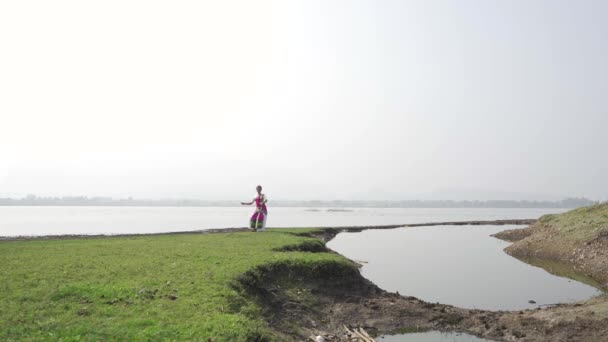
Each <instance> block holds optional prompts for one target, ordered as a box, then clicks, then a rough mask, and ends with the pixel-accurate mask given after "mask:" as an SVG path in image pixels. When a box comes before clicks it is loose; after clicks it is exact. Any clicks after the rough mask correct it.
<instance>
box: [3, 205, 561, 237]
mask: <svg viewBox="0 0 608 342" xmlns="http://www.w3.org/2000/svg"><path fill="white" fill-rule="evenodd" d="M327 209H328V208H321V209H318V211H309V210H308V209H307V208H272V207H270V208H269V210H270V214H269V217H268V226H269V227H318V226H334V227H338V226H371V225H388V224H408V223H422V222H437V221H469V220H498V219H525V218H538V217H540V216H541V215H544V214H550V213H558V212H563V211H564V210H562V209H487V208H483V209H479V208H475V209H450V208H448V209H424V208H423V209H420V208H391V209H384V208H379V209H377V208H353V209H352V211H349V212H332V211H327ZM252 212H253V208H252V207H1V206H0V236H18V235H62V234H143V233H160V232H174V231H185V230H200V229H209V228H228V227H245V226H247V225H248V220H249V216H250V215H251V213H252Z"/></svg>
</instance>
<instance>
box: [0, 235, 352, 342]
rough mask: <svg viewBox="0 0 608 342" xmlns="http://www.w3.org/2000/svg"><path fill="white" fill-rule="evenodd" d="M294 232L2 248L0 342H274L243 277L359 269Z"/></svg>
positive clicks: (8, 243)
mask: <svg viewBox="0 0 608 342" xmlns="http://www.w3.org/2000/svg"><path fill="white" fill-rule="evenodd" d="M294 231H296V230H284V229H281V230H271V231H268V232H264V233H218V234H191V235H157V236H140V237H107V238H83V239H72V240H46V241H45V240H31V241H6V242H1V243H0V260H1V262H0V277H1V278H0V279H1V280H0V341H22V340H26V341H27V340H30V341H34V340H35V341H39V340H60V341H115V340H121V341H129V340H131V341H142V340H153V341H171V340H200V341H211V340H215V341H247V340H249V341H251V340H277V339H279V337H277V335H275V334H274V333H273V331H272V330H271V329H270V328H269V327H268V325H267V323H266V322H265V321H264V319H263V317H262V315H261V311H262V308H261V307H260V306H259V305H258V304H257V303H256V301H255V300H254V299H253V298H251V297H248V296H247V295H245V294H244V292H243V291H241V290H240V289H239V286H238V285H237V284H238V282H237V281H236V279H237V278H238V277H239V276H240V275H242V274H244V273H245V272H247V271H251V270H255V269H256V268H257V267H259V266H268V265H273V264H285V263H288V264H293V265H296V266H298V267H300V268H301V267H305V268H307V267H308V268H314V267H318V266H319V265H323V264H328V263H329V264H336V263H337V264H340V265H341V266H345V267H349V268H350V267H352V268H354V267H356V266H355V265H353V264H352V263H351V262H350V261H348V260H347V259H345V258H343V257H341V256H340V255H337V254H333V253H308V252H299V251H293V248H292V249H291V250H289V251H284V252H281V251H277V250H278V249H280V248H284V247H285V246H293V245H299V244H303V243H307V244H309V245H310V244H314V243H320V242H319V241H318V240H316V239H311V238H306V237H301V236H295V235H293V234H289V233H290V232H294ZM297 231H298V232H302V231H303V230H301V229H298V230H297Z"/></svg>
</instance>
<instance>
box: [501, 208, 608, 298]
mask: <svg viewBox="0 0 608 342" xmlns="http://www.w3.org/2000/svg"><path fill="white" fill-rule="evenodd" d="M495 237H497V238H499V239H503V240H507V241H512V242H514V243H513V244H512V245H510V246H509V247H507V248H506V249H505V251H506V252H507V253H508V254H510V255H512V256H514V257H517V258H520V259H523V260H526V259H541V260H542V259H544V260H552V261H557V262H560V263H564V264H566V265H569V266H570V267H571V268H572V269H573V270H576V271H578V272H582V273H584V274H585V275H587V276H589V277H591V278H593V279H594V280H596V281H597V282H598V283H599V284H600V285H601V287H602V288H603V289H604V290H608V204H604V205H597V206H593V207H588V208H581V209H577V210H573V211H570V212H567V213H564V214H560V215H546V216H543V217H542V218H540V220H538V222H536V223H535V224H533V225H531V226H530V227H528V228H523V229H513V230H508V231H505V232H501V233H498V234H496V235H495Z"/></svg>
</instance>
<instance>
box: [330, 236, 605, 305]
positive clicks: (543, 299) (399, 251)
mask: <svg viewBox="0 0 608 342" xmlns="http://www.w3.org/2000/svg"><path fill="white" fill-rule="evenodd" d="M516 227H517V226H435V227H413V228H397V229H390V230H367V231H363V232H360V233H340V234H338V235H337V236H336V237H335V238H334V239H333V240H331V241H330V242H329V243H328V247H329V248H331V249H333V250H335V251H336V252H338V253H340V254H342V255H344V256H346V257H348V258H350V259H353V260H357V261H363V262H366V263H363V267H362V269H361V273H362V274H363V276H364V277H366V278H367V279H369V280H371V281H372V282H374V283H375V284H376V285H378V286H379V287H381V288H383V289H385V290H388V291H391V292H397V291H398V292H399V293H401V294H403V295H408V296H415V297H418V298H420V299H422V300H425V301H428V302H439V303H443V304H451V305H455V306H459V307H463V308H477V309H487V310H520V309H527V308H536V307H537V306H538V305H541V304H554V303H562V302H573V301H578V300H583V299H587V298H590V297H592V296H594V295H597V294H600V291H599V290H597V289H596V288H594V287H592V286H589V285H586V284H583V283H580V282H577V281H574V280H571V279H568V278H562V277H557V276H554V275H552V274H549V273H548V272H546V271H545V270H543V269H542V268H538V267H534V266H530V265H528V264H526V263H523V262H521V261H519V260H517V259H515V258H513V257H511V256H509V255H508V254H506V253H505V252H504V251H503V248H505V247H506V246H508V245H509V243H508V242H504V241H501V240H498V239H496V238H493V237H491V236H490V235H491V234H494V233H497V232H499V231H502V230H505V229H510V228H516ZM529 300H534V301H535V302H536V304H530V303H528V301H529Z"/></svg>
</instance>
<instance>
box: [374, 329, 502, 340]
mask: <svg viewBox="0 0 608 342" xmlns="http://www.w3.org/2000/svg"><path fill="white" fill-rule="evenodd" d="M376 341H378V342H485V341H488V342H490V340H486V339H483V338H479V337H476V336H473V335H469V334H462V333H443V332H439V331H429V332H420V333H411V334H402V335H387V336H380V337H378V338H376Z"/></svg>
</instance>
